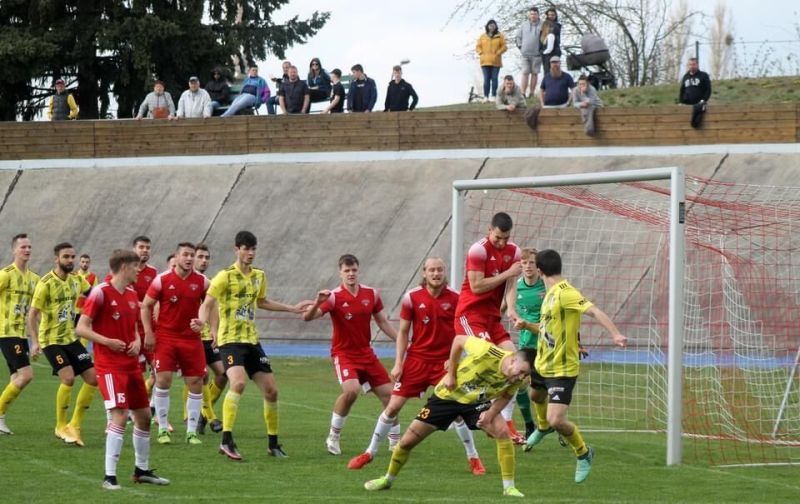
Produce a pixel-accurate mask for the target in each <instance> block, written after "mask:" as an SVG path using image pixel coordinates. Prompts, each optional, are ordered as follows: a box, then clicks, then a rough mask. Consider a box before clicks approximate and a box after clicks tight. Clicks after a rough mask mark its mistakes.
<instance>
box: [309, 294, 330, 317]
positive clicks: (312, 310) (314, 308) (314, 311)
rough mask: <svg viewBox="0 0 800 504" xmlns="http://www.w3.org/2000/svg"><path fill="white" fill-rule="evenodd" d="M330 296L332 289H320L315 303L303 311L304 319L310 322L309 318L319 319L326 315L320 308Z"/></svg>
mask: <svg viewBox="0 0 800 504" xmlns="http://www.w3.org/2000/svg"><path fill="white" fill-rule="evenodd" d="M330 297H331V291H329V290H327V289H325V290H321V291H319V292H318V293H317V299H315V300H314V303H313V304H312V305H311V306H310V307H309V308H308V309H307V310H306V312H305V313H303V320H305V321H306V322H308V321H309V320H314V319H318V318H320V317H322V316H323V315H325V312H324V311H322V310H320V307H321V306H322V305H323V304H325V302H326V301H328V298H330Z"/></svg>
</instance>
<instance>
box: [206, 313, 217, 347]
mask: <svg viewBox="0 0 800 504" xmlns="http://www.w3.org/2000/svg"><path fill="white" fill-rule="evenodd" d="M218 331H219V312H218V311H217V310H211V313H210V314H209V317H208V333H209V334H210V335H211V346H212V347H215V346H217V332H218Z"/></svg>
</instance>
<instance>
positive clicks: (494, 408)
mask: <svg viewBox="0 0 800 504" xmlns="http://www.w3.org/2000/svg"><path fill="white" fill-rule="evenodd" d="M511 399H513V396H511V395H508V393H503V394H502V395H501V396H500V397H498V398H497V399H495V400H494V401H492V405H491V406H490V407H489V409H487V410H486V411H484V412H483V413H481V416H480V417H478V427H482V426H484V425H492V422H494V419H495V417H497V415H499V414H500V412H501V411H503V408H505V407H506V406H507V405H508V403H509V402H510V401H511Z"/></svg>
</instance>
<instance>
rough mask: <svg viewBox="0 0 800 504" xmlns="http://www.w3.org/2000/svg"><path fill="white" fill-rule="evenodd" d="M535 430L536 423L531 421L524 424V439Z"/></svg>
mask: <svg viewBox="0 0 800 504" xmlns="http://www.w3.org/2000/svg"><path fill="white" fill-rule="evenodd" d="M535 430H536V424H535V423H533V422H531V423H529V424H525V439H528V438H529V437H531V434H533V431H535Z"/></svg>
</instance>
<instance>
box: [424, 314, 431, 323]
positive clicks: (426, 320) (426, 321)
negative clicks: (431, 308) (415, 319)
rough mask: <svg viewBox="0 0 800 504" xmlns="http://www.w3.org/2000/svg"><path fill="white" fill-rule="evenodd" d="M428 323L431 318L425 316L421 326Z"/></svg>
mask: <svg viewBox="0 0 800 504" xmlns="http://www.w3.org/2000/svg"><path fill="white" fill-rule="evenodd" d="M430 321H431V318H430V317H429V316H427V315H425V318H423V319H422V323H423V324H427V323H428V322H430Z"/></svg>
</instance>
